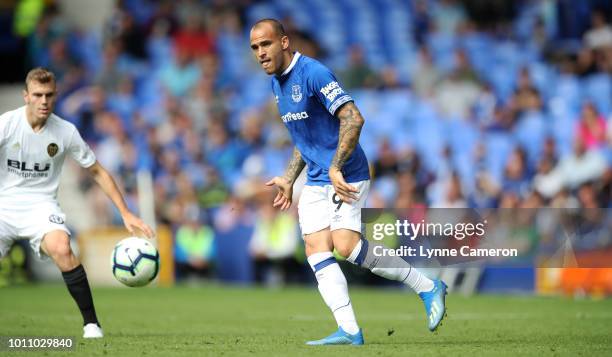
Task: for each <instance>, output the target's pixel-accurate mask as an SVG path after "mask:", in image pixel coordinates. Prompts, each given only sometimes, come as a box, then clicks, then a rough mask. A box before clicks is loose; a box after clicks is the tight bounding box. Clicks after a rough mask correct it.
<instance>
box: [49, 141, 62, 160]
mask: <svg viewBox="0 0 612 357" xmlns="http://www.w3.org/2000/svg"><path fill="white" fill-rule="evenodd" d="M58 150H59V147H58V146H57V144H56V143H51V144H49V146H47V154H49V156H51V157H53V156H55V154H57V151H58Z"/></svg>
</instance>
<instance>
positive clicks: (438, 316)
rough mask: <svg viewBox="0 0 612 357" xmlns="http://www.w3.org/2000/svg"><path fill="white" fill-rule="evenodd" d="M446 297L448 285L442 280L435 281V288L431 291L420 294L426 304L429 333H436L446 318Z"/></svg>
mask: <svg viewBox="0 0 612 357" xmlns="http://www.w3.org/2000/svg"><path fill="white" fill-rule="evenodd" d="M445 296H446V284H444V282H443V281H442V280H439V279H436V280H434V287H433V289H432V290H431V291H428V292H424V293H419V297H420V298H421V300H423V304H425V312H426V313H427V327H428V328H429V331H431V332H433V331H435V330H436V329H437V328H438V326H440V323H441V322H442V319H443V318H444V316H446V305H445V301H444V298H445Z"/></svg>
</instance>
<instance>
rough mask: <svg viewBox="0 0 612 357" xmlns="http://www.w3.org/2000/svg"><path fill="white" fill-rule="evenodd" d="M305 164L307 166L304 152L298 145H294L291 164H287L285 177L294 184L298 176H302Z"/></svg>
mask: <svg viewBox="0 0 612 357" xmlns="http://www.w3.org/2000/svg"><path fill="white" fill-rule="evenodd" d="M304 166H306V163H305V162H304V160H303V159H302V154H301V153H300V151H299V150H298V149H297V148H296V147H294V148H293V155H291V160H290V161H289V165H287V170H286V171H285V176H283V177H284V178H285V179H286V180H287V181H289V182H291V184H293V183H294V182H295V180H296V179H297V178H298V176H300V173H301V172H302V170H303V169H304Z"/></svg>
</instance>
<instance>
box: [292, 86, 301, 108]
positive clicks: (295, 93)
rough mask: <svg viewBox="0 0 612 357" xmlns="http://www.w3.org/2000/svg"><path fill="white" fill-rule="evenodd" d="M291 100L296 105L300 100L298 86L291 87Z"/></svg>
mask: <svg viewBox="0 0 612 357" xmlns="http://www.w3.org/2000/svg"><path fill="white" fill-rule="evenodd" d="M291 99H293V101H294V102H296V103H298V102H299V101H300V100H302V88H301V87H300V85H299V84H296V85H293V86H292V87H291Z"/></svg>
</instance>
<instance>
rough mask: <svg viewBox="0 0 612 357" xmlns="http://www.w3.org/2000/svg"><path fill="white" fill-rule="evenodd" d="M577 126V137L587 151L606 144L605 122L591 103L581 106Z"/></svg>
mask: <svg viewBox="0 0 612 357" xmlns="http://www.w3.org/2000/svg"><path fill="white" fill-rule="evenodd" d="M577 126H578V127H577V130H576V132H577V135H578V136H580V140H581V141H582V142H584V145H585V146H586V149H587V150H591V149H596V148H600V147H602V146H604V145H605V144H606V130H607V129H606V121H605V119H604V118H603V116H601V115H600V114H599V112H598V111H597V108H595V105H594V104H593V103H591V102H588V103H586V104H584V105H583V106H582V112H581V115H580V121H579V122H578V125H577Z"/></svg>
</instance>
